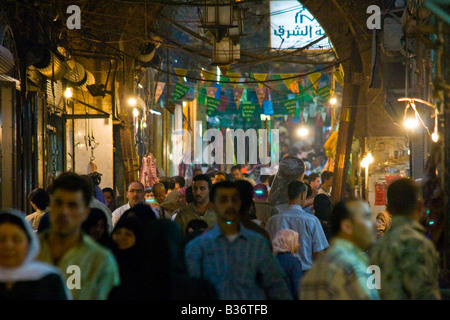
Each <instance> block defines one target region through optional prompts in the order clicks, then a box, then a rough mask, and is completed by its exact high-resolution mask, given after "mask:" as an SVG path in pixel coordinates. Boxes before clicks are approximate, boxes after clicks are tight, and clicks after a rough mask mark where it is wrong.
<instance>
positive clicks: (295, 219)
mask: <svg viewBox="0 0 450 320" xmlns="http://www.w3.org/2000/svg"><path fill="white" fill-rule="evenodd" d="M305 199H306V185H305V184H304V183H303V182H301V181H298V180H294V181H292V182H290V183H289V184H288V200H289V206H288V207H287V208H286V209H285V210H282V211H281V212H280V213H279V214H276V215H274V216H272V217H271V218H270V219H269V220H268V221H267V224H266V229H267V231H268V232H269V234H270V237H271V238H272V239H273V238H274V237H275V234H276V233H277V232H278V231H279V230H281V229H291V230H294V231H296V232H298V234H299V239H298V242H299V244H300V247H299V248H298V251H297V253H298V255H299V257H300V260H301V262H302V267H303V271H306V270H309V269H310V268H311V265H312V263H313V261H315V260H317V259H318V258H319V257H320V256H321V255H322V254H323V253H324V250H325V249H326V248H328V241H327V238H326V236H325V233H324V232H323V228H322V225H321V224H320V221H319V219H318V218H317V217H316V216H315V215H312V214H310V213H307V212H305V211H304V210H303V206H304V203H305Z"/></svg>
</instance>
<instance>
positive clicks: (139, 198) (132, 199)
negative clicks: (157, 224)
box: [112, 181, 159, 226]
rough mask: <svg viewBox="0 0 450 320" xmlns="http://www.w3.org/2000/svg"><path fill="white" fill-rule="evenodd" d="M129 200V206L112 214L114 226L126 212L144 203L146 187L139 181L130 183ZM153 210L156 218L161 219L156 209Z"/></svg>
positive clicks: (125, 205)
mask: <svg viewBox="0 0 450 320" xmlns="http://www.w3.org/2000/svg"><path fill="white" fill-rule="evenodd" d="M127 199H128V203H127V204H124V205H123V206H121V207H119V208H117V209H116V210H114V212H113V213H112V222H113V225H114V226H115V225H116V223H117V221H119V219H120V217H121V216H122V215H123V213H124V212H125V211H127V210H128V209H130V208H131V207H134V206H135V205H137V204H138V203H142V202H143V201H144V185H143V184H142V183H141V182H139V181H134V182H132V183H130V185H129V186H128V191H127ZM152 210H153V211H154V213H155V216H156V217H157V218H159V215H158V214H157V213H156V211H155V209H153V208H152Z"/></svg>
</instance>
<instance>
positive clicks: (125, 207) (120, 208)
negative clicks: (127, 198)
mask: <svg viewBox="0 0 450 320" xmlns="http://www.w3.org/2000/svg"><path fill="white" fill-rule="evenodd" d="M129 208H130V205H129V204H128V203H126V204H124V205H122V206H120V207H118V208H117V209H116V210H114V211H113V214H115V213H119V212H122V211H125V210H127V209H129Z"/></svg>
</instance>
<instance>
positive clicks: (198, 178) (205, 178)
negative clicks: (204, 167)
mask: <svg viewBox="0 0 450 320" xmlns="http://www.w3.org/2000/svg"><path fill="white" fill-rule="evenodd" d="M195 181H206V182H207V183H208V187H209V190H211V187H212V182H211V178H210V177H209V176H208V175H207V174H204V173H202V174H198V175H196V176H195V177H194V179H192V182H195Z"/></svg>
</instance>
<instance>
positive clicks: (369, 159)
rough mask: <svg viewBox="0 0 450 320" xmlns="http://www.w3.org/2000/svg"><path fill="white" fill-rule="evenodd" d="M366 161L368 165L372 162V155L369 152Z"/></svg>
mask: <svg viewBox="0 0 450 320" xmlns="http://www.w3.org/2000/svg"><path fill="white" fill-rule="evenodd" d="M366 159H367V163H369V164H370V163H372V162H373V157H372V153H370V152H369V153H368V154H367V157H366Z"/></svg>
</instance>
